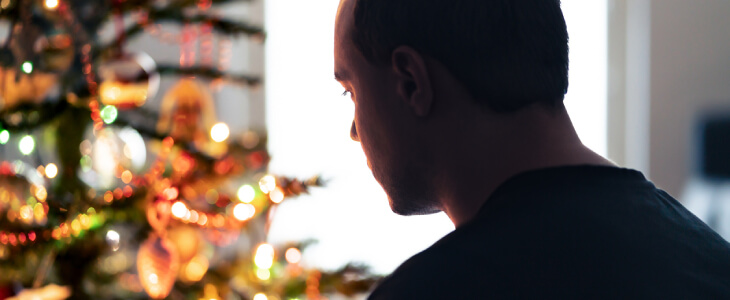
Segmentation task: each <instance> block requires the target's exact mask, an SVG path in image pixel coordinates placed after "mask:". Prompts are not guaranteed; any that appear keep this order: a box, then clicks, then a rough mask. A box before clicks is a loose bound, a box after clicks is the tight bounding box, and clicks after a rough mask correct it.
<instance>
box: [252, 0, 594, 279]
mask: <svg viewBox="0 0 730 300" xmlns="http://www.w3.org/2000/svg"><path fill="white" fill-rule="evenodd" d="M338 2H339V1H338V0H326V1H325V0H323V1H300V0H267V2H266V29H267V31H268V39H267V43H266V48H267V52H266V73H267V74H266V94H267V120H268V132H269V148H270V150H271V153H272V156H273V160H272V162H271V165H270V167H271V171H272V172H274V173H278V174H287V175H295V176H301V177H304V176H309V175H314V174H321V175H323V176H324V177H325V178H328V179H330V182H329V184H328V186H327V187H326V188H322V189H315V190H313V191H312V194H311V196H305V197H301V198H300V199H296V200H291V201H288V202H286V203H284V204H283V205H281V206H280V208H279V210H278V211H277V214H276V219H275V222H274V225H273V226H272V228H271V232H270V233H271V234H270V237H271V242H280V241H287V240H302V239H305V238H315V239H317V240H319V244H317V245H315V246H312V247H311V248H310V249H309V250H308V251H305V253H304V259H305V262H306V263H309V264H313V265H317V266H320V267H324V268H337V267H339V266H341V265H343V264H345V263H347V262H349V261H357V262H364V263H366V264H368V265H370V266H372V267H373V270H374V271H376V272H381V273H388V272H390V271H392V270H393V269H394V268H395V267H397V266H398V265H399V264H400V263H401V262H403V261H404V260H406V259H407V258H408V257H410V256H411V255H413V254H415V253H417V252H418V251H421V250H423V249H425V248H426V247H428V246H429V245H431V244H432V243H433V242H435V241H436V240H438V239H439V238H440V237H442V236H443V235H445V234H447V233H448V232H450V231H451V230H453V225H452V224H451V222H450V220H449V219H448V218H447V217H446V216H445V215H444V214H437V215H431V216H413V217H400V216H396V215H395V214H393V213H392V212H391V211H390V207H389V206H388V203H387V199H386V196H385V193H384V192H383V191H382V189H381V188H380V186H379V185H378V184H377V183H376V181H375V180H374V179H373V178H372V175H371V173H370V170H369V169H368V168H367V166H366V164H365V156H364V155H363V153H362V149H361V148H360V145H359V144H358V143H355V142H353V141H352V140H350V137H349V130H350V124H351V122H352V117H353V105H352V103H351V101H350V100H349V98H347V97H342V96H340V94H341V93H342V87H341V86H340V85H339V84H338V83H336V82H335V81H334V79H333V74H332V72H333V57H332V52H333V48H334V44H333V35H334V17H335V12H336V10H337V4H338ZM563 9H564V13H565V17H566V20H567V22H568V28H569V33H570V37H571V45H570V46H571V53H570V59H571V71H570V81H571V82H570V91H569V94H568V96H567V98H566V106H567V107H568V110H569V112H570V114H571V117H572V119H573V122H574V125H575V126H576V128H577V129H578V132H579V135H580V136H581V139H582V140H583V141H584V143H585V144H587V145H588V146H589V147H591V148H593V149H594V150H595V151H596V152H598V153H600V154H605V153H606V124H605V123H606V65H607V63H606V39H607V36H606V15H607V11H606V9H607V4H606V0H600V1H599V0H594V1H585V0H563ZM303 12H306V13H303Z"/></svg>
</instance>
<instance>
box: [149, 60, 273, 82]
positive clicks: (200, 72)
mask: <svg viewBox="0 0 730 300" xmlns="http://www.w3.org/2000/svg"><path fill="white" fill-rule="evenodd" d="M157 70H158V71H159V72H160V75H195V76H200V77H206V78H210V79H222V80H225V81H229V82H233V83H238V84H242V85H245V86H258V85H259V84H261V78H259V77H255V76H249V75H231V74H228V73H225V72H221V71H219V70H217V69H215V68H210V67H200V66H194V67H189V68H182V67H178V66H173V65H158V66H157Z"/></svg>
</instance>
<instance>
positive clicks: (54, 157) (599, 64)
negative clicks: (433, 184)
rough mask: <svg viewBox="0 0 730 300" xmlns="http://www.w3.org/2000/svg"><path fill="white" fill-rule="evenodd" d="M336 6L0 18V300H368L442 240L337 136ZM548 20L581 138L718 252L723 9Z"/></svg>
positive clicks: (725, 40) (51, 7) (627, 6)
mask: <svg viewBox="0 0 730 300" xmlns="http://www.w3.org/2000/svg"><path fill="white" fill-rule="evenodd" d="M338 3H339V0H320V1H300V0H250V1H233V0H231V1H224V0H150V1H142V0H114V1H91V0H88V1H83V0H42V1H41V0H1V1H0V45H3V50H4V52H2V54H1V55H2V58H0V62H2V69H0V71H2V72H3V73H0V75H2V76H0V79H1V80H2V85H0V87H1V89H0V91H1V92H2V96H1V97H0V104H1V105H0V125H1V126H2V128H0V160H1V161H2V162H3V165H2V166H0V179H1V180H0V242H2V244H0V273H3V274H5V275H0V299H3V298H5V297H11V296H14V297H17V298H19V299H25V298H28V297H31V296H32V297H39V298H42V299H45V298H47V299H63V298H65V297H71V298H79V299H92V298H124V299H131V298H140V299H143V298H147V297H153V298H165V297H168V298H172V299H193V298H196V297H205V298H226V299H256V300H264V299H320V298H322V297H326V298H329V299H361V298H362V297H363V295H364V294H366V292H367V291H368V290H369V288H370V287H371V286H372V284H373V283H374V282H375V281H377V280H378V279H379V278H380V276H382V275H387V274H388V273H390V272H391V271H392V270H393V269H395V268H396V267H397V266H398V265H399V264H400V263H401V262H403V261H404V260H406V259H407V258H408V257H410V256H412V255H413V254H415V253H417V252H419V251H421V250H423V249H425V248H427V247H428V246H430V245H431V244H433V243H434V242H435V241H437V240H438V239H439V238H441V237H443V236H444V235H446V234H448V233H449V232H450V231H452V230H453V229H454V227H453V224H451V222H450V220H449V219H448V218H447V217H446V216H445V215H444V214H435V215H429V216H412V217H401V216H397V215H395V214H393V213H392V212H391V211H390V208H389V206H388V203H387V199H386V196H385V194H384V192H383V191H382V189H381V188H380V186H379V185H378V184H377V182H375V180H374V179H373V178H372V175H371V173H370V170H369V169H368V168H367V166H366V164H365V157H364V154H363V153H362V149H361V147H360V145H359V143H356V142H353V141H352V140H351V139H350V137H349V130H350V124H351V122H352V117H353V113H354V107H353V104H352V102H351V101H350V99H349V98H348V97H342V96H341V94H342V87H341V86H340V85H339V84H338V83H337V82H336V81H335V80H334V78H333V55H332V53H333V48H334V44H333V34H334V18H335V13H336V10H337V6H338ZM562 8H563V12H564V15H565V18H566V22H567V25H568V31H569V34H570V74H569V76H570V88H569V92H568V94H567V96H566V99H565V104H566V107H567V108H568V111H569V113H570V115H571V119H572V120H573V123H574V125H575V127H576V129H577V130H578V134H579V136H580V138H581V139H582V141H583V142H584V143H585V144H586V145H587V146H588V147H590V148H591V149H593V150H594V151H596V152H597V153H599V154H602V155H604V156H607V157H608V158H609V159H611V160H613V161H614V162H616V163H617V164H618V165H621V166H624V167H627V168H634V169H637V170H640V171H642V172H643V173H644V174H645V175H646V176H647V177H648V178H649V179H650V180H651V181H653V182H654V183H655V184H656V185H657V186H658V187H659V188H661V189H664V190H666V191H667V192H668V193H669V194H671V195H672V196H674V197H675V198H677V199H678V200H680V202H682V203H683V204H684V205H685V206H687V207H688V208H689V209H690V210H691V211H692V212H694V213H695V214H697V215H698V217H700V218H701V219H703V220H704V221H705V222H707V223H708V224H710V225H711V226H712V227H713V228H715V229H716V230H717V231H718V232H719V233H720V234H721V235H723V236H724V237H725V238H726V239H728V238H730V55H728V53H730V31H728V30H727V28H730V19H729V18H727V17H726V16H727V15H728V14H729V13H730V2H728V1H725V0H694V1H684V0H654V1H652V0H591V1H585V0H562ZM41 20H45V22H47V23H48V24H49V25H43V26H42V25H37V24H41V23H42V22H40V21H41ZM76 23H78V24H80V26H82V27H79V26H76V27H74V26H75V24H76ZM33 24H36V25H33ZM43 24H45V23H43ZM53 24H56V25H53ZM18 25H21V26H20V28H19V27H18ZM82 33H83V34H82ZM55 41H59V42H55ZM63 41H68V42H67V43H70V44H69V45H71V46H70V48H69V46H68V45H67V46H59V45H61V44H64V43H63ZM49 45H50V46H49ZM64 45H65V44H64ZM87 45H88V48H87V47H86V46H87ZM142 53H143V54H142ZM11 57H12V58H11ZM110 72H111V73H110ZM108 74H113V75H108ZM129 74H131V75H129ZM125 76H126V77H125ZM120 78H121V79H120ZM23 80H25V81H23ZM74 80H76V81H80V83H79V82H74ZM105 83H106V84H107V85H106V87H107V88H110V87H111V88H120V89H122V90H121V91H126V90H127V89H129V90H130V91H129V94H127V93H126V92H122V93H121V94H120V92H119V90H105V89H104V88H105ZM29 87H30V88H29ZM39 87H43V88H42V89H41V88H39ZM140 89H141V90H142V92H141V93H142V94H139V90H140ZM23 90H33V91H38V92H37V93H32V94H30V93H28V92H25V93H23V92H22V91H23ZM109 91H112V92H109ZM135 91H137V92H135ZM135 93H137V94H135ZM120 95H121V96H120ZM124 95H131V96H129V97H131V98H130V99H131V100H129V101H127V102H125V101H123V100H124V99H123V98H124V97H123V96H124ZM140 95H142V96H140ZM97 99H98V101H97ZM140 99H141V100H140ZM54 112H55V113H54ZM176 122H179V123H176ZM163 123H164V124H167V125H164V124H163ZM64 124H67V126H64ZM68 124H76V125H68ZM70 132H76V134H66V133H70ZM110 140H114V141H115V143H116V144H115V143H111V142H109V141H110ZM100 141H101V142H100ZM31 143H32V146H31ZM69 149H70V150H69ZM70 153H71V154H70ZM109 153H116V154H109ZM135 153H136V154H135ZM122 154H123V156H122ZM76 156H78V157H76ZM87 156H88V157H89V158H88V159H86V157H87ZM69 157H71V158H69ZM124 157H126V158H124ZM85 159H86V160H85ZM69 161H74V163H69ZM104 162H112V163H104ZM51 165H53V166H51ZM181 166H182V167H181ZM185 166H187V167H185ZM233 166H241V167H240V168H236V167H233ZM49 167H50V169H49ZM49 170H50V171H53V170H56V172H57V173H58V177H56V176H57V175H56V173H53V172H51V173H49V172H50V171H49ZM125 172H129V176H128V177H129V178H125V176H124V174H125ZM51 175H53V176H51ZM127 179H129V180H127ZM18 182H22V183H23V184H25V185H28V188H26V189H27V190H28V191H20V190H18V191H15V190H13V188H12V187H13V186H17V185H18V184H17V183H18ZM322 184H323V185H324V186H322V187H320V185H322ZM25 185H23V187H25ZM41 187H42V190H43V191H44V192H45V191H46V190H47V195H46V196H44V197H43V200H41V199H40V198H41V197H39V195H38V191H39V190H40V189H41ZM127 188H128V189H127ZM117 190H119V192H117ZM4 191H5V192H8V193H9V195H11V196H12V194H13V193H18V194H19V195H20V194H22V195H24V196H18V197H16V198H18V199H20V200H17V199H16V200H12V199H13V198H12V197H10V198H8V199H11V200H3V199H5V198H7V197H5V196H3V194H2V192H4ZM29 191H30V194H31V195H30V196H28V195H27V194H28V193H29ZM92 191H93V193H92ZM41 194H42V193H41ZM3 197H5V198H3ZM28 197H30V198H33V200H29V199H30V198H28ZM46 198H47V200H46ZM24 199H28V200H24ZM34 205H35V206H38V205H39V207H41V209H39V211H40V212H39V213H38V214H37V215H38V216H35V215H36V214H35V210H34V207H35V206H34ZM166 205H167V206H166ZM25 207H27V208H25ZM24 209H25V210H26V211H25V212H32V213H31V215H32V216H31V217H29V218H30V219H31V220H30V221H27V222H25V221H24V220H23V213H24ZM29 209H32V210H31V211H27V210H29ZM92 209H93V211H92ZM120 212H122V213H120ZM151 212H152V213H151ZM150 215H155V216H157V217H150ZM11 216H14V217H12V218H11ZM165 216H166V217H165ZM193 216H194V217H193ZM203 216H205V218H206V220H207V219H208V218H210V220H211V222H206V221H203ZM165 218H167V219H165ZM87 219H90V220H92V222H90V225H88V226H85V225H83V224H82V223H83V222H84V220H87ZM163 219H164V220H165V221H160V220H163ZM168 219H169V220H168ZM213 220H220V222H218V223H219V224H214V222H213ZM74 221H76V222H77V226H76V227H78V228H77V229H78V230H76V229H74V228H75V227H73V224H74V223H73V222H74ZM78 224H82V225H78ZM156 224H157V225H156ZM159 224H162V225H159ZM219 225H220V226H219ZM64 228H66V229H64ZM69 228H70V229H69ZM31 233H32V234H33V240H31V238H30V236H31V235H30V234H31ZM44 233H47V236H45V235H44ZM168 233H169V234H168ZM21 235H22V239H23V242H22V243H21V242H20V239H21ZM36 236H37V237H36ZM145 245H151V246H145ZM186 245H193V246H186ZM74 252H76V253H82V254H79V255H77V256H73V255H70V254H68V253H74ZM290 254H291V257H290ZM82 260H83V261H87V260H88V262H85V263H84V264H83V268H82V269H83V270H80V271H78V270H77V271H74V272H75V273H73V272H72V273H73V274H79V275H78V276H79V280H77V281H73V280H72V281H69V280H67V279H64V278H63V277H64V274H66V275H68V274H69V272H71V271H70V270H69V264H70V265H71V266H74V263H77V264H78V263H79V262H80V261H82ZM144 262H147V264H145V263H144ZM145 266H148V267H145ZM149 266H153V267H149ZM77 267H78V265H77ZM79 268H80V267H79ZM150 268H152V269H150ZM160 269H170V270H171V269H174V270H175V271H173V272H167V274H163V273H164V272H162V271H160ZM150 270H152V271H150ZM54 274H55V275H54ZM152 275H154V276H152ZM92 285H98V286H97V287H95V288H92V287H90V286H92ZM23 293H25V294H23ZM49 295H51V296H55V297H56V298H52V297H48V296H49ZM24 297H25V298H24Z"/></svg>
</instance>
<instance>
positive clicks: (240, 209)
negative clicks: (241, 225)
mask: <svg viewBox="0 0 730 300" xmlns="http://www.w3.org/2000/svg"><path fill="white" fill-rule="evenodd" d="M255 214H256V208H255V207H254V206H253V205H251V204H244V203H238V204H236V205H235V206H233V217H235V218H236V219H238V220H239V221H246V220H248V219H250V218H253V216H254V215H255Z"/></svg>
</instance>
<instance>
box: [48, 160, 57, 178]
mask: <svg viewBox="0 0 730 300" xmlns="http://www.w3.org/2000/svg"><path fill="white" fill-rule="evenodd" d="M45 171H46V177H48V178H56V175H58V167H57V166H56V164H54V163H50V164H48V165H47V166H46V167H45Z"/></svg>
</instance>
